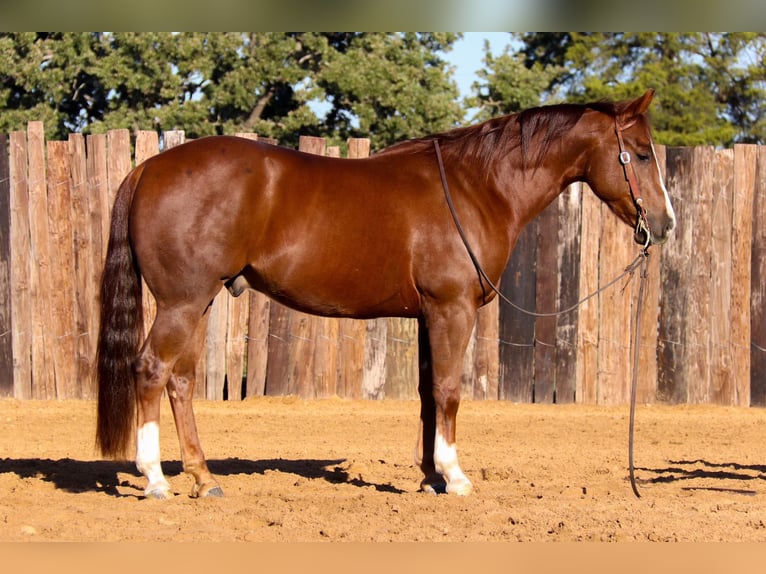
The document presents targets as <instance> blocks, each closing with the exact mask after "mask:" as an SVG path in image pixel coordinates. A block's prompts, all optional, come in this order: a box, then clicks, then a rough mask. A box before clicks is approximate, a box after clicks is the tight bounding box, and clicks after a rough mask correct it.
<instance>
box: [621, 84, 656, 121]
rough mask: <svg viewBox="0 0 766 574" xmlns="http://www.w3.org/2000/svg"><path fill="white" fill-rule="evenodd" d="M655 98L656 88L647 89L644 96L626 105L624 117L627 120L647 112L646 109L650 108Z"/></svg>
mask: <svg viewBox="0 0 766 574" xmlns="http://www.w3.org/2000/svg"><path fill="white" fill-rule="evenodd" d="M653 99H654V90H653V89H651V88H650V89H648V90H646V92H645V93H644V95H643V96H640V97H638V98H636V99H635V100H632V101H630V102H629V103H628V105H627V106H626V107H625V111H624V112H623V114H622V115H623V118H624V119H625V120H630V119H633V118H635V117H636V116H640V115H641V114H643V113H645V112H646V110H648V109H649V105H650V104H651V103H652V100H653Z"/></svg>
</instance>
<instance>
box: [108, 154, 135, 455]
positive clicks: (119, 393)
mask: <svg viewBox="0 0 766 574" xmlns="http://www.w3.org/2000/svg"><path fill="white" fill-rule="evenodd" d="M142 171H143V167H140V166H139V167H137V168H136V169H134V170H133V171H132V172H131V173H129V174H128V176H127V177H126V178H125V179H124V180H123V182H122V184H121V185H120V189H119V190H118V191H117V197H116V198H115V202H114V208H113V209H112V224H111V228H110V231H109V245H108V247H107V250H106V260H105V263H104V271H103V275H102V277H101V324H100V327H99V333H98V347H97V353H96V377H97V381H98V418H97V423H96V446H97V447H98V449H99V450H100V451H101V453H102V454H103V455H104V456H106V457H109V458H127V453H128V447H129V446H130V444H131V437H132V434H133V430H134V427H135V419H136V384H135V376H134V372H133V361H134V360H135V358H136V357H137V355H138V352H139V350H140V346H141V341H142V338H143V331H144V313H143V303H142V300H141V290H142V289H141V271H140V270H139V268H138V264H137V262H136V259H135V256H134V253H133V247H132V245H131V241H130V236H129V214H130V206H131V204H132V203H133V195H134V193H135V189H136V186H137V185H138V181H139V179H140V177H141V172H142Z"/></svg>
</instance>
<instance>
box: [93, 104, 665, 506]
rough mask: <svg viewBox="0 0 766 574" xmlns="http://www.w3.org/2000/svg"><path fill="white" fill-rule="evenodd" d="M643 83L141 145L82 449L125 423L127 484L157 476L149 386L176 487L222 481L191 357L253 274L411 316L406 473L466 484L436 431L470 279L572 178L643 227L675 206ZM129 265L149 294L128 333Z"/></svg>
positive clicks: (126, 190) (480, 288) (456, 365)
mask: <svg viewBox="0 0 766 574" xmlns="http://www.w3.org/2000/svg"><path fill="white" fill-rule="evenodd" d="M652 98H653V92H652V91H649V92H647V93H646V94H644V95H643V96H641V97H639V98H637V99H635V100H629V101H623V102H597V103H592V104H587V105H575V104H562V105H553V106H545V107H540V108H534V109H530V110H527V111H524V112H522V113H519V114H515V115H510V116H504V117H498V118H495V119H492V120H489V121H486V122H483V123H480V124H477V125H474V126H471V127H467V128H459V129H454V130H452V131H448V132H446V133H442V134H438V135H432V136H427V137H424V138H421V139H415V140H410V141H405V142H402V143H399V144H396V145H394V146H392V147H390V148H387V149H385V150H383V151H382V152H380V153H377V154H375V155H373V156H371V157H369V158H366V159H334V158H326V157H319V156H315V155H308V154H304V153H301V152H297V151H294V150H289V149H285V148H282V147H277V146H274V145H268V144H265V143H259V142H257V141H250V140H247V139H241V138H236V137H227V136H216V137H209V138H204V139H200V140H197V141H192V142H189V143H186V144H184V145H181V146H179V147H176V148H173V149H170V150H168V151H165V152H163V153H162V154H159V155H157V156H155V157H153V158H151V159H149V160H147V161H145V162H144V163H142V164H140V165H139V166H137V167H136V168H135V169H134V170H133V171H132V172H131V173H130V174H129V175H128V176H127V177H126V178H125V180H124V181H123V182H122V185H121V186H120V189H119V191H118V193H117V197H116V200H115V204H114V210H113V214H112V222H111V232H110V238H109V246H108V251H107V255H106V263H105V267H104V273H103V279H102V287H101V327H100V333H99V340H98V357H97V376H98V424H97V427H98V428H97V445H98V447H99V448H100V450H101V452H102V453H103V454H104V455H105V456H110V457H123V456H125V455H126V454H127V450H128V447H129V445H130V444H131V437H132V434H133V431H134V428H135V427H134V425H136V424H137V433H136V459H135V460H136V465H137V466H138V469H139V470H140V471H141V473H143V474H144V475H145V476H146V479H147V481H148V484H147V486H146V489H145V494H146V496H148V497H156V498H166V497H168V496H170V486H169V484H168V482H167V481H166V479H165V477H164V475H163V473H162V469H161V467H160V447H159V416H160V398H161V394H162V392H163V390H165V389H167V392H168V397H169V399H170V404H171V406H172V411H173V416H174V418H175V424H176V428H177V431H178V438H179V441H180V446H181V454H182V461H183V469H184V471H185V472H187V473H190V474H192V475H193V477H194V486H193V488H192V496H220V495H222V494H223V491H222V490H221V488H220V486H219V485H218V483H217V482H216V479H215V478H214V477H213V475H212V474H211V472H210V471H209V470H208V467H207V464H206V462H205V458H204V455H203V452H202V448H201V446H200V441H199V438H198V436H197V428H196V424H195V420H194V413H193V411H192V396H193V389H194V385H195V382H196V381H195V377H196V374H195V366H196V364H197V357H198V356H199V354H200V352H201V349H202V346H203V343H204V339H205V325H206V318H207V314H208V311H209V309H210V304H211V301H212V300H213V298H214V297H215V296H216V293H218V291H219V290H220V289H221V287H223V286H226V287H227V288H228V289H229V290H230V291H231V292H232V293H233V294H234V295H238V294H240V293H241V292H242V291H243V290H244V289H246V288H252V289H256V290H258V291H261V292H263V293H265V294H267V295H269V296H270V297H272V298H273V299H275V300H276V301H279V302H280V303H283V304H285V305H288V306H290V307H292V308H294V309H298V310H300V311H305V312H308V313H314V314H317V315H324V316H330V317H352V318H357V319H367V318H372V317H384V316H397V317H412V318H417V320H418V327H419V335H418V352H419V365H420V375H419V385H418V391H419V394H420V400H421V410H420V431H419V436H418V445H417V449H416V459H417V460H416V462H417V464H418V465H419V466H420V468H421V470H422V471H423V474H424V478H423V481H422V483H421V485H420V486H421V489H422V490H425V491H430V492H436V491H441V490H445V489H446V491H447V492H453V493H457V494H468V493H469V492H470V491H471V482H470V481H469V480H468V478H467V477H466V476H465V474H463V471H462V470H461V469H460V466H459V464H458V457H457V449H456V442H455V417H456V414H457V411H458V405H459V402H460V376H461V367H462V364H463V355H464V352H465V349H466V346H467V343H468V339H469V336H470V333H471V330H472V328H473V324H474V321H475V318H476V312H477V309H478V308H479V307H481V306H482V305H484V304H486V303H488V302H489V301H490V300H492V299H493V297H494V296H495V293H494V292H493V291H492V290H491V289H489V288H488V284H487V279H489V280H491V281H493V282H495V283H497V282H498V281H499V278H500V276H501V274H502V272H503V270H504V268H505V266H506V263H507V262H508V259H509V257H510V254H511V250H512V249H513V246H514V243H515V242H516V239H517V238H518V236H519V232H520V231H521V229H522V228H523V227H524V226H525V225H526V224H527V223H529V221H531V220H532V218H534V217H535V216H536V215H537V214H538V213H540V212H541V211H542V210H543V208H545V206H547V205H548V204H550V203H551V202H552V201H553V200H554V199H555V198H556V196H557V195H559V194H560V193H561V192H562V191H563V190H564V189H565V188H566V187H567V186H568V185H569V184H571V183H572V182H575V181H584V182H585V183H587V184H588V185H589V186H590V188H591V189H592V190H593V191H594V192H595V193H596V195H597V196H598V197H599V198H600V199H601V200H603V201H604V202H605V203H606V204H607V205H608V206H609V208H610V209H611V210H612V211H613V212H614V213H615V214H616V215H617V217H619V218H620V219H621V220H622V221H624V222H625V223H626V224H628V225H630V226H631V227H635V230H636V231H635V239H636V241H638V242H640V243H642V244H644V245H649V244H651V243H660V242H662V241H664V240H665V239H666V238H667V237H668V234H669V233H670V231H671V230H672V229H673V227H674V225H675V216H674V214H673V209H672V207H671V204H670V200H669V198H668V194H667V191H666V189H665V186H664V184H663V182H662V176H661V174H660V169H659V164H658V162H657V159H656V155H655V152H654V147H653V143H652V136H651V133H650V129H649V123H648V121H647V118H646V116H645V112H646V110H647V108H648V107H649V105H650V103H651V101H652ZM435 141H436V142H438V144H435ZM439 150H441V153H440V154H439V153H438V152H439ZM439 156H442V157H443V164H442V163H441V159H442V157H439ZM631 160H632V161H631ZM442 176H444V183H443V182H442ZM629 180H630V183H629ZM639 186H640V187H639ZM446 188H448V189H449V192H447V189H446ZM450 195H451V200H452V202H453V204H454V208H455V215H456V216H458V217H459V222H460V225H461V226H462V230H463V233H464V235H465V238H466V241H467V244H466V243H464V242H463V240H462V239H461V237H460V235H459V234H458V233H457V229H456V219H455V218H453V214H452V213H451V211H450V209H449V207H448V202H447V201H446V200H447V199H449V198H450ZM468 246H470V250H471V251H472V252H473V255H472V256H475V257H476V260H477V262H478V264H479V265H480V266H481V268H482V270H483V273H485V274H486V275H482V274H479V273H477V271H478V268H477V266H476V265H475V264H474V262H473V261H472V257H471V256H469V248H468ZM141 277H143V278H144V280H145V281H146V284H147V285H148V287H149V289H150V290H151V292H152V294H153V295H154V297H155V299H156V302H157V316H156V319H155V321H154V324H153V325H152V328H151V331H150V333H149V335H148V337H147V338H146V340H145V341H143V342H142V340H141V339H142V333H143V325H142V306H141ZM136 410H137V414H136Z"/></svg>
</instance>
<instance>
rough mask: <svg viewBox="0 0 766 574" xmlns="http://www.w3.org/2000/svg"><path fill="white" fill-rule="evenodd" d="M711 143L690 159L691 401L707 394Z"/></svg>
mask: <svg viewBox="0 0 766 574" xmlns="http://www.w3.org/2000/svg"><path fill="white" fill-rule="evenodd" d="M714 151H715V150H714V149H713V147H712V146H701V147H697V148H695V149H694V159H693V163H692V181H693V182H694V183H695V192H694V208H695V213H694V226H693V227H692V245H693V246H694V260H693V263H692V262H690V261H687V263H686V264H687V265H689V266H690V267H691V269H690V270H689V273H690V283H689V297H690V300H691V301H693V302H694V303H693V304H692V305H689V307H688V308H687V310H686V312H687V314H686V317H685V318H684V319H685V323H686V332H687V336H686V344H687V345H688V348H687V351H686V355H687V357H692V356H693V357H694V360H689V361H688V364H687V367H686V368H687V372H688V376H689V379H688V391H687V392H688V396H687V401H688V402H690V403H695V404H704V403H707V402H708V400H709V398H710V392H709V391H710V388H709V385H710V359H711V356H710V355H711V350H710V292H711V291H710V282H711V280H710V278H711V269H710V265H711V260H712V253H711V244H712V243H711V241H710V238H711V236H712V221H711V206H712V178H711V176H712V172H713V154H714Z"/></svg>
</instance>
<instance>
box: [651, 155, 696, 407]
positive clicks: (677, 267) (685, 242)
mask: <svg viewBox="0 0 766 574" xmlns="http://www.w3.org/2000/svg"><path fill="white" fill-rule="evenodd" d="M666 158H667V159H666V165H667V180H666V182H667V188H668V192H669V193H670V196H671V197H672V198H674V199H675V200H676V201H675V203H674V206H673V207H674V209H675V212H676V220H677V221H676V223H677V225H676V230H675V232H674V237H673V240H672V241H669V242H668V243H666V244H665V245H663V247H662V265H661V268H660V277H661V285H662V298H661V301H660V324H659V349H658V355H657V375H658V377H657V379H658V380H657V395H658V400H659V401H661V402H668V403H685V402H686V401H687V399H688V383H689V380H688V379H689V374H688V371H687V368H688V363H689V361H688V357H687V356H686V352H687V348H688V347H687V331H686V329H685V318H686V317H687V312H688V308H689V305H690V299H689V283H690V280H691V265H690V264H689V255H690V254H691V253H693V252H694V245H693V243H692V233H693V228H694V215H695V210H694V181H693V175H692V167H693V161H694V150H693V149H692V148H685V147H677V148H676V147H674V148H667V150H666Z"/></svg>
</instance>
